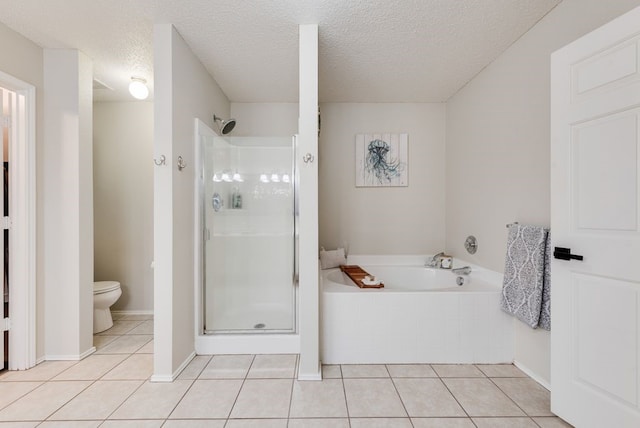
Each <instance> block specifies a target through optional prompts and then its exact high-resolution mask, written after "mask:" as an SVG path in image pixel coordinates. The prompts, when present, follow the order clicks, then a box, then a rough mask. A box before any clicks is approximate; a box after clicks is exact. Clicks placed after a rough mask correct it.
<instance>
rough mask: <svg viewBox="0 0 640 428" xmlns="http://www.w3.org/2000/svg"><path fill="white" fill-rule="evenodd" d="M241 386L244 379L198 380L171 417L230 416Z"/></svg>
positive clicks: (218, 417) (202, 417)
mask: <svg viewBox="0 0 640 428" xmlns="http://www.w3.org/2000/svg"><path fill="white" fill-rule="evenodd" d="M241 386H242V380H196V381H195V382H194V383H193V385H191V388H189V391H187V393H186V394H185V396H184V397H183V398H182V400H180V403H178V406H177V407H176V408H175V410H174V411H173V412H172V413H171V416H170V418H171V419H224V418H228V417H229V414H230V413H231V408H232V407H233V403H234V402H235V401H236V398H237V397H238V392H239V391H240V387H241Z"/></svg>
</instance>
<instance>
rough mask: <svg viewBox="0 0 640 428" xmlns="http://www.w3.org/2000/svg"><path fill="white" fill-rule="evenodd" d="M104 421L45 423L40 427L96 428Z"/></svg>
mask: <svg viewBox="0 0 640 428" xmlns="http://www.w3.org/2000/svg"><path fill="white" fill-rule="evenodd" d="M101 423H102V421H45V422H43V423H42V424H41V425H38V426H39V427H45V428H96V427H99V426H100V424H101Z"/></svg>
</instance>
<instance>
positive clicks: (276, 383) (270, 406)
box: [214, 357, 293, 418]
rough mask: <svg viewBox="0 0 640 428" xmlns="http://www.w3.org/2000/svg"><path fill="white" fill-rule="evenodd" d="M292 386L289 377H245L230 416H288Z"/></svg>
mask: <svg viewBox="0 0 640 428" xmlns="http://www.w3.org/2000/svg"><path fill="white" fill-rule="evenodd" d="M214 358H215V357H214ZM292 387H293V380H291V379H247V380H246V381H245V382H244V385H242V389H241V390H240V395H238V399H237V401H236V404H235V405H234V406H233V410H232V411H231V418H286V417H288V415H289V403H290V399H291V390H292Z"/></svg>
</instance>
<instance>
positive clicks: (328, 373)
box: [322, 364, 342, 379]
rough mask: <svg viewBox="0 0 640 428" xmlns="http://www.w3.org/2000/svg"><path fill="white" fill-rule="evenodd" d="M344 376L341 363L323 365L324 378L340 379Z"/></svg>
mask: <svg viewBox="0 0 640 428" xmlns="http://www.w3.org/2000/svg"><path fill="white" fill-rule="evenodd" d="M340 378H342V370H341V369H340V365H339V364H335V365H325V364H323V365H322V379H340Z"/></svg>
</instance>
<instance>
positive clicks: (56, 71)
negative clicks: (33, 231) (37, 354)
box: [38, 49, 95, 360]
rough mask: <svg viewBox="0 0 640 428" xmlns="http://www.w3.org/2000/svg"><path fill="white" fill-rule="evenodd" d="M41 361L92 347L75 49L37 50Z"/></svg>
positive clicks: (85, 63)
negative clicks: (40, 59) (40, 53)
mask: <svg viewBox="0 0 640 428" xmlns="http://www.w3.org/2000/svg"><path fill="white" fill-rule="evenodd" d="M44 88H45V91H44V127H43V129H44V156H43V158H42V159H41V160H40V161H39V162H40V163H41V166H42V169H43V171H44V178H43V182H44V184H43V188H44V193H45V194H44V198H43V199H44V204H43V205H44V206H43V207H42V208H40V209H39V214H38V215H42V216H43V224H44V241H45V243H44V254H43V259H44V272H45V275H44V290H45V296H44V301H45V304H44V317H45V323H44V325H45V331H44V335H45V358H46V359H49V360H56V359H60V360H64V359H81V358H84V357H85V356H87V355H89V354H91V353H92V352H93V351H95V348H93V142H92V139H93V89H92V88H93V65H92V63H91V61H90V60H89V58H88V57H87V56H85V55H84V54H83V53H81V52H79V51H77V50H71V49H45V51H44Z"/></svg>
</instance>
